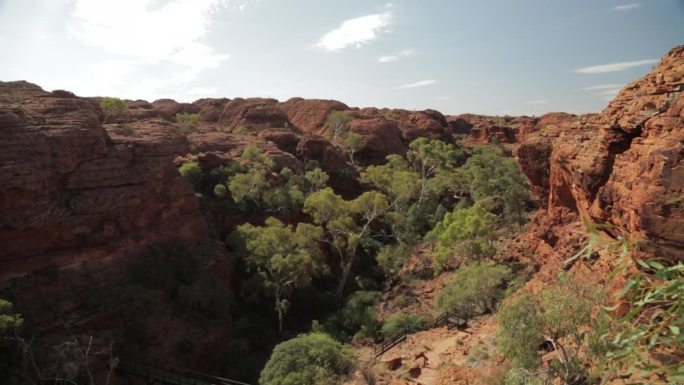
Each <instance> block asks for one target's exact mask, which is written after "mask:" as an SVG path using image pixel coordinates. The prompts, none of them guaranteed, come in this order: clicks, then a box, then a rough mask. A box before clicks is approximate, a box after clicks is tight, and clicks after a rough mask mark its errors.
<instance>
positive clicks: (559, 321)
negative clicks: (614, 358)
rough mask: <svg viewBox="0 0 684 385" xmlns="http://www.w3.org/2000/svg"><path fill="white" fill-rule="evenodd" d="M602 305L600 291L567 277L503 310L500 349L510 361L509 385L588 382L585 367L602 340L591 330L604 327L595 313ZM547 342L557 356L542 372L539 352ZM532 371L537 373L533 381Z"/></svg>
mask: <svg viewBox="0 0 684 385" xmlns="http://www.w3.org/2000/svg"><path fill="white" fill-rule="evenodd" d="M602 302H603V294H602V292H601V290H600V289H598V288H597V287H594V286H590V285H586V284H582V283H578V282H575V281H573V280H572V279H570V278H568V277H565V276H563V277H561V278H559V280H558V282H557V283H556V285H555V286H553V287H548V288H545V289H544V290H542V291H541V292H540V294H539V295H538V296H532V295H530V294H523V295H521V296H519V297H517V298H514V299H512V300H511V301H510V302H509V303H507V304H506V305H505V306H503V308H502V309H501V310H500V311H499V313H498V314H497V318H498V322H499V332H498V335H497V346H498V348H499V351H500V352H501V353H503V354H504V355H505V356H506V357H508V358H509V359H510V360H511V371H510V372H509V375H508V382H507V383H511V384H514V383H520V384H523V383H525V384H526V383H530V382H532V381H545V380H548V379H549V378H559V379H561V380H562V381H563V383H566V384H579V383H585V382H586V381H588V379H589V373H587V372H586V367H587V366H588V365H589V364H590V363H592V362H593V361H594V359H595V358H596V357H595V353H596V349H595V343H596V341H597V336H596V334H595V333H591V331H592V330H594V329H595V328H596V326H597V325H599V324H600V323H601V322H600V321H601V318H600V316H599V314H600V313H599V312H597V311H596V310H597V307H598V306H599V305H600V304H601V303H602ZM596 329H598V330H600V328H596ZM544 340H547V341H549V343H550V344H551V346H552V348H553V349H554V350H555V351H556V352H557V354H558V355H557V357H556V358H554V359H553V360H552V361H551V362H550V363H549V366H548V368H542V369H540V365H541V360H540V357H539V354H538V349H539V346H540V344H541V343H542V342H543V341H544ZM530 372H534V373H537V374H536V375H535V376H534V378H529V373H530ZM521 381H526V382H521Z"/></svg>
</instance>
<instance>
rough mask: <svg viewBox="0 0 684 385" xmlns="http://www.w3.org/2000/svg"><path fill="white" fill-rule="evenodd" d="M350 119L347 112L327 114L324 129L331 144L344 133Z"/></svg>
mask: <svg viewBox="0 0 684 385" xmlns="http://www.w3.org/2000/svg"><path fill="white" fill-rule="evenodd" d="M352 119H353V118H352V116H351V114H350V113H349V112H347V111H332V112H330V113H329V114H328V117H327V118H326V128H327V129H328V134H329V135H330V137H331V139H332V141H333V142H337V139H338V138H339V137H341V136H342V135H343V134H344V133H346V131H347V128H348V127H349V124H350V123H351V121H352Z"/></svg>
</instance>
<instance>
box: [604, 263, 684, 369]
mask: <svg viewBox="0 0 684 385" xmlns="http://www.w3.org/2000/svg"><path fill="white" fill-rule="evenodd" d="M636 269H637V270H636V272H635V273H634V274H633V275H632V276H631V277H630V279H629V280H628V281H627V283H626V285H625V287H624V288H623V290H622V291H621V292H620V293H619V300H620V303H619V304H618V305H617V306H616V307H615V308H614V309H611V310H613V311H614V312H613V316H614V320H615V325H614V327H612V328H611V329H610V331H611V332H610V333H608V334H606V336H605V337H607V338H609V339H610V343H611V349H610V350H609V351H608V352H607V354H606V359H607V360H606V363H605V365H606V369H607V371H608V372H609V373H611V374H612V375H615V374H617V373H621V374H632V375H636V376H637V377H640V378H648V377H649V376H657V377H660V378H661V379H663V380H665V381H667V382H669V383H677V382H684V263H682V262H677V263H675V264H671V265H664V264H662V263H660V262H658V261H655V260H651V261H642V260H637V264H636ZM621 308H622V309H626V312H620V310H621ZM656 358H657V360H656Z"/></svg>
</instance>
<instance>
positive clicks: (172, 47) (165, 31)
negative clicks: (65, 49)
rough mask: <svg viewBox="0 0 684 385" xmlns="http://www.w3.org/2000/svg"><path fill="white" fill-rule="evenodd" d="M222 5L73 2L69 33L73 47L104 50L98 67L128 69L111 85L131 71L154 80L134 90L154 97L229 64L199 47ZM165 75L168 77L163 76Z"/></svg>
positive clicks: (214, 0) (216, 1) (222, 1)
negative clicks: (204, 72)
mask: <svg viewBox="0 0 684 385" xmlns="http://www.w3.org/2000/svg"><path fill="white" fill-rule="evenodd" d="M226 4H227V0H169V1H167V2H164V3H161V4H160V2H159V1H157V0H119V1H116V2H111V1H99V0H74V2H73V10H72V13H71V19H70V20H69V24H68V25H67V31H68V33H69V34H70V36H71V37H73V38H75V39H76V41H79V42H81V43H83V44H85V45H87V46H91V47H94V48H96V49H100V50H102V51H101V52H103V53H102V54H101V56H102V57H103V59H102V60H100V63H101V65H102V66H104V67H111V66H112V65H113V63H114V64H117V65H120V64H121V63H126V64H125V65H124V67H125V71H124V70H118V71H115V72H116V73H115V74H114V76H111V78H110V79H109V80H110V81H113V82H116V81H117V80H118V82H119V83H124V82H125V81H129V79H126V75H130V73H131V72H133V71H135V70H139V71H143V70H144V71H146V72H152V73H154V74H158V75H157V76H156V77H155V76H154V75H152V76H149V77H146V78H144V80H142V81H140V82H139V83H138V84H136V88H139V87H142V86H144V87H145V89H146V91H147V92H146V93H147V94H155V93H158V92H159V91H160V89H161V88H163V87H166V86H168V85H178V84H184V83H187V82H190V81H192V80H194V79H195V78H196V77H197V76H198V75H199V74H200V73H201V72H202V70H204V69H207V68H216V67H218V66H219V65H220V64H221V62H222V61H224V60H225V59H227V58H228V55H225V54H220V53H217V52H216V51H215V50H214V49H213V48H212V47H211V46H209V45H207V44H205V43H203V42H202V39H203V38H204V37H205V35H206V34H207V32H208V28H209V25H210V24H211V18H212V14H213V13H214V12H215V11H216V10H218V9H219V8H220V7H223V6H225V5H226ZM111 57H114V58H115V59H110V58H111ZM165 72H167V73H168V72H171V73H172V74H171V75H168V74H167V76H162V74H163V73H165ZM103 76H106V77H109V75H107V74H103Z"/></svg>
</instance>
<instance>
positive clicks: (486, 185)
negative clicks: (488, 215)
mask: <svg viewBox="0 0 684 385" xmlns="http://www.w3.org/2000/svg"><path fill="white" fill-rule="evenodd" d="M456 178H457V180H458V181H459V182H460V183H462V185H463V187H464V188H465V189H466V190H467V191H469V192H470V194H471V196H472V198H473V200H474V201H475V202H479V203H480V204H482V205H484V206H486V207H488V208H490V210H494V209H496V206H501V207H502V209H501V210H500V211H501V212H502V215H503V217H504V219H505V220H506V221H508V222H515V223H518V224H522V221H523V213H524V212H525V209H526V207H527V206H528V205H529V203H530V202H531V200H532V197H531V195H530V192H529V191H530V189H529V185H528V183H527V179H526V178H525V176H524V175H523V174H522V172H520V169H519V168H518V164H517V162H516V161H515V159H512V158H509V157H506V156H504V155H503V154H502V153H501V150H499V149H496V148H490V147H483V148H480V149H478V150H477V151H476V152H475V154H474V155H473V156H471V157H470V158H468V160H467V161H466V163H465V165H464V166H463V167H461V168H460V169H459V170H458V173H457V175H456Z"/></svg>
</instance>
